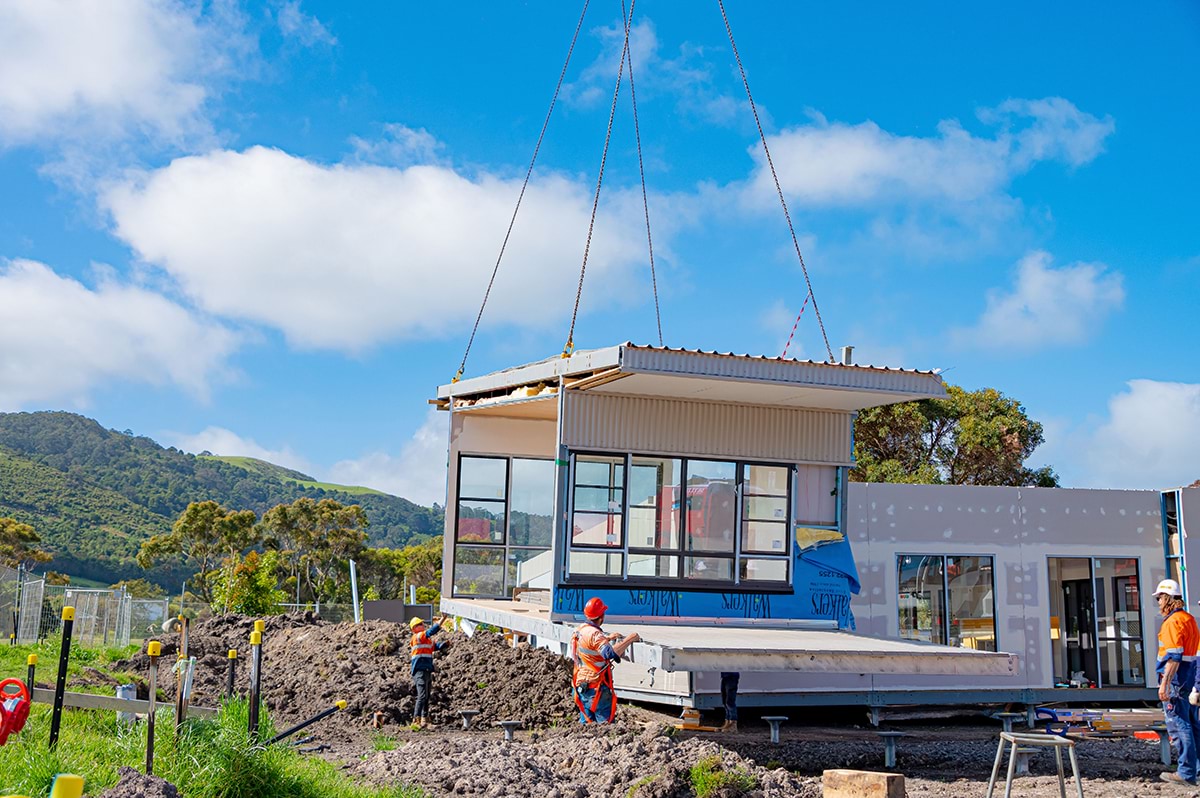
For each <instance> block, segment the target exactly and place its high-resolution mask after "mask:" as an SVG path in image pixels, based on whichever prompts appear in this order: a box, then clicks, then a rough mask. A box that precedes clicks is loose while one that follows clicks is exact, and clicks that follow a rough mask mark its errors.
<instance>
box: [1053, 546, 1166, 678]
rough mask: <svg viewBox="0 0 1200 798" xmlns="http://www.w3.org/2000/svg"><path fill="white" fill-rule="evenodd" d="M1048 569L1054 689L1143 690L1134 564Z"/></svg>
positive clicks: (1069, 563)
mask: <svg viewBox="0 0 1200 798" xmlns="http://www.w3.org/2000/svg"><path fill="white" fill-rule="evenodd" d="M1048 565H1049V576H1050V651H1051V660H1052V662H1053V663H1054V684H1055V685H1056V686H1059V687H1120V686H1123V685H1130V686H1141V685H1144V684H1145V683H1146V676H1145V673H1144V672H1143V662H1144V660H1145V654H1144V652H1143V649H1142V646H1143V642H1142V601H1141V595H1140V587H1139V583H1138V562H1137V560H1136V559H1135V558H1125V557H1121V558H1115V557H1051V558H1049V563H1048Z"/></svg>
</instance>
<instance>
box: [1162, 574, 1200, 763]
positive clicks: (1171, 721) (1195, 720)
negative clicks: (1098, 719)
mask: <svg viewBox="0 0 1200 798" xmlns="http://www.w3.org/2000/svg"><path fill="white" fill-rule="evenodd" d="M1154 600H1155V601H1157V602H1158V611H1159V613H1161V614H1162V616H1163V622H1162V626H1161V627H1160V628H1159V630H1158V667H1157V670H1158V699H1159V700H1160V701H1162V705H1163V714H1164V715H1165V716H1166V720H1167V731H1168V732H1169V733H1170V735H1171V743H1172V747H1173V748H1174V749H1175V754H1176V756H1177V757H1178V760H1179V765H1178V767H1177V769H1176V770H1175V771H1174V772H1171V773H1162V774H1160V775H1159V778H1161V779H1162V780H1163V781H1165V782H1169V783H1171V784H1189V785H1194V784H1196V769H1197V759H1196V743H1197V741H1198V740H1200V707H1198V706H1196V703H1200V696H1197V697H1196V698H1193V697H1192V696H1189V695H1188V693H1189V691H1190V690H1191V687H1192V684H1193V682H1194V681H1195V669H1196V652H1197V650H1198V649H1200V628H1198V627H1197V626H1196V619H1195V618H1193V617H1192V616H1191V615H1189V614H1188V613H1187V611H1186V610H1184V608H1183V591H1182V590H1181V589H1180V588H1179V583H1178V582H1176V581H1175V580H1174V579H1164V580H1162V581H1161V582H1159V583H1158V587H1157V588H1155V589H1154Z"/></svg>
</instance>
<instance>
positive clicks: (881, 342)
mask: <svg viewBox="0 0 1200 798" xmlns="http://www.w3.org/2000/svg"><path fill="white" fill-rule="evenodd" d="M726 8H727V10H728V13H729V19H730V23H731V25H732V28H733V32H734V35H735V38H736V40H737V44H738V48H739V50H740V52H741V54H742V57H743V60H744V63H745V66H746V69H747V72H748V77H749V81H750V86H751V89H752V90H753V92H754V96H755V100H756V102H757V103H758V106H759V111H760V114H761V117H762V120H763V125H764V129H765V131H766V134H767V137H768V143H769V146H770V148H771V153H772V157H773V159H774V162H775V165H776V167H777V168H778V172H779V177H780V181H781V185H782V188H783V190H784V193H785V195H786V197H787V200H788V203H789V207H790V210H791V214H792V217H793V219H794V221H795V227H796V232H797V234H798V237H799V241H800V245H801V249H802V251H803V253H804V257H805V261H806V263H807V264H808V267H809V272H810V275H811V277H812V282H813V287H814V292H815V295H816V298H817V301H818V302H819V306H820V308H821V313H822V316H823V318H824V321H825V325H826V327H827V329H828V332H829V338H830V343H831V345H832V346H833V348H834V349H835V350H836V349H838V348H839V347H841V346H842V345H845V344H852V345H854V346H855V347H856V349H855V353H856V360H857V361H858V362H861V363H873V364H878V365H892V366H904V367H910V368H941V369H944V370H945V377H946V379H947V380H949V381H952V382H955V383H958V384H961V385H964V386H966V387H968V388H978V387H983V386H991V387H995V388H998V389H1000V390H1001V391H1003V392H1004V393H1006V394H1008V395H1010V396H1013V397H1015V398H1017V399H1019V400H1020V401H1021V402H1023V403H1024V404H1025V406H1026V407H1027V409H1028V411H1029V412H1030V414H1031V415H1032V416H1033V417H1034V418H1036V419H1038V420H1040V421H1041V422H1043V423H1044V424H1045V427H1046V437H1047V442H1046V444H1045V445H1044V446H1043V448H1042V449H1040V450H1039V451H1038V452H1037V453H1036V454H1035V456H1034V461H1035V463H1034V464H1038V465H1040V464H1043V463H1050V464H1051V465H1053V466H1054V467H1055V468H1056V469H1057V470H1058V472H1059V473H1060V475H1061V476H1062V478H1063V482H1064V484H1067V485H1071V486H1088V487H1129V488H1148V487H1166V486H1174V485H1177V484H1181V483H1188V482H1191V481H1193V480H1195V479H1197V478H1200V462H1198V458H1197V455H1196V453H1197V452H1198V451H1200V355H1198V354H1197V353H1198V352H1200V332H1198V329H1200V325H1197V323H1196V321H1195V307H1196V302H1197V297H1198V296H1200V290H1198V289H1200V238H1198V236H1197V232H1196V231H1197V225H1196V221H1195V220H1196V218H1197V215H1198V210H1200V207H1198V206H1200V202H1198V201H1197V190H1196V186H1197V184H1200V166H1198V162H1200V161H1198V159H1197V157H1196V146H1197V144H1196V143H1197V141H1200V88H1198V81H1197V79H1196V76H1197V75H1198V74H1200V6H1197V5H1196V4H1195V3H1192V2H1167V3H1156V4H1152V5H1151V6H1148V7H1146V8H1139V9H1136V10H1131V7H1129V6H1128V5H1127V4H1120V3H1111V4H1106V3H1101V4H1096V3H1088V4H1082V3H1078V4H1076V3H1062V4H1051V5H1050V6H1047V5H1046V4H1005V5H1004V6H995V7H992V8H987V9H981V8H979V7H978V6H971V5H963V4H950V3H930V4H924V5H919V6H915V7H914V6H904V7H901V6H897V5H896V4H888V3H874V4H816V3H783V2H779V3H767V2H748V0H727V2H726ZM581 9H582V3H581V2H563V1H562V0H555V2H550V0H545V1H544V2H523V3H516V2H494V0H493V1H491V2H471V1H469V0H465V1H464V2H458V3H454V4H444V3H423V4H417V3H412V4H409V3H396V2H388V3H366V2H363V3H337V2H315V1H314V0H304V1H303V2H294V1H291V0H288V1H283V0H280V1H279V2H267V3H253V4H238V3H233V2H227V1H225V0H217V2H206V3H191V2H179V1H178V0H156V1H154V2H152V1H151V0H106V2H77V3H65V2H57V0H53V1H52V0H0V410H10V411H11V410H40V409H68V410H73V411H76V412H80V413H84V414H87V415H90V416H92V417H94V418H96V419H98V420H99V421H100V422H101V423H102V424H104V425H105V426H108V427H112V428H115V429H122V430H123V429H127V428H128V429H132V430H134V431H135V432H137V433H138V434H143V435H149V436H151V437H153V438H155V439H156V440H158V441H160V442H162V443H163V444H164V445H175V446H178V447H180V448H183V449H186V450H188V451H200V450H203V449H208V450H211V451H213V452H217V453H222V454H248V455H254V456H260V457H265V458H268V459H271V460H274V461H276V462H280V463H283V464H286V465H290V466H293V467H296V468H300V469H302V470H305V471H308V472H310V473H312V474H314V475H316V476H318V477H322V478H327V479H330V480H333V481H338V482H347V483H356V484H366V485H371V486H374V487H378V488H382V489H384V490H389V491H391V492H395V493H399V494H401V495H404V496H407V497H409V498H412V499H414V500H417V501H422V502H426V503H429V502H432V501H435V500H438V501H440V500H442V497H443V495H444V476H443V469H442V465H443V464H444V459H445V450H444V446H445V418H444V416H438V415H436V414H435V413H433V412H431V411H430V410H429V408H428V406H427V405H426V401H425V400H426V399H427V398H429V397H431V396H433V394H434V390H435V388H436V386H437V385H438V384H442V383H445V382H448V381H449V380H450V378H451V377H452V376H453V375H454V372H455V370H456V369H457V367H458V364H459V361H460V360H461V358H462V355H463V350H464V347H465V345H466V341H467V336H468V334H469V332H470V328H471V323H472V322H473V320H474V318H475V314H476V312H477V310H478V307H479V302H480V300H481V298H482V294H483V290H484V287H485V285H486V280H487V276H488V275H489V273H490V271H491V268H492V266H493V264H494V263H495V260H496V256H497V253H498V252H499V247H500V243H501V241H502V240H503V235H504V230H505V228H506V226H507V223H508V219H509V216H510V215H511V213H512V208H513V205H514V203H515V201H516V197H517V192H518V190H519V188H520V184H521V179H522V178H523V176H524V173H525V169H526V168H527V166H528V163H529V158H530V156H531V154H532V152H533V147H534V144H535V142H536V140H537V135H538V131H539V129H540V128H541V124H542V121H543V118H544V116H545V113H546V109H547V106H548V104H549V101H550V98H551V95H552V92H553V89H554V85H555V82H556V80H557V78H558V75H559V72H560V70H561V69H562V65H563V59H564V57H565V56H566V52H567V48H568V45H569V44H570V41H571V35H572V33H573V31H574V29H575V26H576V23H577V21H578V19H579V15H580V11H581ZM620 13H621V12H620V3H613V2H601V0H594V1H593V2H592V3H591V5H590V7H589V9H588V12H587V16H586V18H585V20H584V23H583V27H582V31H581V33H580V36H579V41H578V44H577V47H576V49H575V52H574V55H573V58H572V61H571V64H570V67H569V69H568V71H567V74H566V79H565V82H564V85H563V89H562V94H561V96H560V99H559V102H558V105H557V107H556V109H555V113H554V116H553V117H552V119H551V121H550V125H549V129H548V132H547V136H546V139H545V143H544V145H543V147H542V150H541V153H540V155H539V160H538V165H537V168H536V170H535V172H534V176H533V180H532V182H531V185H530V188H529V191H528V193H527V194H526V197H525V201H524V204H523V207H522V211H521V213H520V215H519V216H518V217H517V223H516V226H515V228H514V231H513V235H512V240H511V242H510V244H509V247H508V251H507V254H506V256H505V258H504V261H503V263H502V264H501V267H500V272H499V277H498V279H497V283H496V288H495V290H494V292H493V295H492V298H491V301H490V302H489V304H488V307H487V312H486V313H485V316H484V321H483V326H482V328H481V331H480V334H479V336H478V338H477V340H476V343H475V346H474V348H473V350H472V352H471V356H470V359H469V361H468V363H467V369H466V373H467V375H473V374H480V373H485V372H487V371H491V370H495V369H498V368H503V367H506V366H510V365H515V364H518V363H524V362H528V361H531V360H536V359H540V358H543V357H546V356H550V355H553V354H556V353H558V352H559V351H561V349H562V347H563V343H564V341H565V338H566V333H567V328H568V324H569V320H570V314H571V306H572V303H573V300H574V295H575V286H576V281H577V279H578V273H579V267H580V263H581V260H582V255H583V247H584V242H585V239H586V234H587V224H588V216H589V212H590V207H591V195H592V191H593V189H594V184H595V175H596V171H597V168H598V165H599V161H600V154H601V148H602V145H603V140H604V133H605V127H606V123H607V120H608V114H609V105H610V102H611V94H612V89H613V85H614V82H615V78H616V65H617V63H618V62H619V58H620V53H621V47H622V43H623V33H622V28H621V25H620ZM631 50H632V54H633V60H634V79H635V87H636V90H637V97H638V110H639V121H640V128H641V136H642V141H643V147H644V159H645V164H646V179H647V185H648V190H649V193H650V215H651V221H652V230H653V232H654V245H655V247H654V248H655V256H656V259H655V264H656V268H657V278H658V287H659V298H660V301H661V305H662V325H663V332H664V338H665V342H666V343H667V344H668V345H671V346H684V347H689V348H707V349H719V350H722V351H735V352H749V353H752V354H768V355H778V354H779V353H780V351H781V350H782V348H783V344H784V341H785V340H786V339H787V335H788V333H789V331H790V330H791V327H792V323H793V321H794V320H795V317H796V314H797V312H798V311H799V309H800V307H801V304H802V303H803V301H804V297H805V294H806V289H805V286H804V281H803V277H802V275H801V273H800V269H799V264H798V262H797V260H796V257H795V254H794V252H793V251H792V248H791V243H790V239H789V237H788V232H787V228H786V226H785V223H784V221H783V216H782V212H781V211H780V208H779V204H778V202H777V200H776V198H775V190H774V185H773V183H772V182H771V178H770V174H769V172H767V171H766V170H765V163H764V160H763V158H762V155H761V148H760V146H759V144H758V141H757V132H756V129H755V126H754V120H753V117H752V116H751V114H750V110H749V106H748V104H747V102H746V98H745V95H744V92H743V90H742V86H741V83H740V79H739V77H738V75H737V69H736V64H735V62H734V60H733V57H732V52H731V50H730V46H729V42H728V39H727V38H726V35H725V30H724V27H723V24H722V21H721V15H720V10H719V8H718V7H717V4H716V3H715V2H713V3H711V4H710V3H702V2H695V1H694V0H692V1H690V2H682V0H677V1H675V2H667V1H666V0H642V2H640V3H637V5H636V7H635V10H634V26H633V30H632V35H631ZM626 86H627V84H626ZM604 184H605V190H604V192H603V194H602V195H601V203H600V212H599V218H598V222H597V227H596V235H595V237H594V241H593V245H592V248H591V253H590V257H589V262H588V272H587V281H586V283H585V286H584V293H583V303H582V308H581V312H580V318H579V322H578V325H577V328H576V334H575V342H576V345H577V346H578V347H579V348H590V347H595V346H606V345H610V344H613V343H617V342H620V341H624V340H632V341H634V342H638V343H657V332H656V328H655V318H654V305H653V299H652V294H651V288H650V270H649V265H648V259H647V255H646V241H645V229H644V222H643V215H642V208H641V193H640V187H639V181H638V171H637V158H636V149H635V146H634V131H633V124H632V116H631V114H630V112H629V95H628V92H627V91H626V92H625V93H624V94H623V96H622V97H621V100H620V105H619V107H618V112H617V114H616V118H615V122H614V127H613V140H612V146H611V149H610V154H609V158H608V165H607V171H606V175H605V181H604ZM789 354H792V355H798V356H800V357H809V358H814V359H823V358H824V356H825V350H824V344H823V343H822V340H821V336H820V333H819V330H818V328H817V325H816V323H815V318H814V315H813V313H812V308H811V305H810V306H809V307H808V309H806V310H805V313H804V315H803V317H802V318H801V321H800V325H799V330H798V332H797V339H796V341H795V342H794V343H793V344H792V349H791V350H790V352H789Z"/></svg>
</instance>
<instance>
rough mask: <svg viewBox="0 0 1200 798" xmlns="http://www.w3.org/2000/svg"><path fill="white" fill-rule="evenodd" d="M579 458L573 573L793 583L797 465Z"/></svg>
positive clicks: (636, 457) (644, 457) (570, 560)
mask: <svg viewBox="0 0 1200 798" xmlns="http://www.w3.org/2000/svg"><path fill="white" fill-rule="evenodd" d="M573 462H574V484H573V485H572V488H571V496H572V499H573V504H572V507H571V518H572V529H571V539H570V549H569V552H568V555H567V571H568V574H569V578H571V579H577V578H581V577H582V578H585V579H586V578H594V577H620V578H623V579H646V580H655V581H658V580H663V579H679V580H689V581H690V582H692V583H697V582H708V583H718V584H730V585H734V584H741V583H754V584H755V587H756V588H759V589H762V588H769V587H771V586H772V585H776V586H779V587H786V586H787V585H788V584H789V583H790V581H791V565H790V564H791V556H792V543H791V539H792V536H791V523H792V518H791V512H790V508H791V498H792V492H791V486H792V477H793V472H794V468H793V467H792V466H788V465H768V464H759V463H741V462H737V461H725V460H702V459H698V458H697V459H690V458H675V457H658V456H652V455H637V454H634V455H620V456H612V455H592V454H582V453H577V454H575V455H574V456H573ZM829 470H830V471H833V472H834V473H836V469H834V468H832V467H830V468H829ZM832 484H836V480H835V481H834V483H832ZM625 505H627V506H625ZM623 521H624V522H626V523H623ZM598 549H609V550H617V549H620V550H621V554H620V555H617V554H608V555H603V556H601V555H600V554H599V552H598V551H597V550H598Z"/></svg>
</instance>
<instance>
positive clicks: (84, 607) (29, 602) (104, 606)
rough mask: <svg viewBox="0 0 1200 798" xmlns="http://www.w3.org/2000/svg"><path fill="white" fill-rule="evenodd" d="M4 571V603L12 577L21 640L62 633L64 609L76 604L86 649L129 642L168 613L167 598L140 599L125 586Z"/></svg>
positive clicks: (78, 635) (0, 589)
mask: <svg viewBox="0 0 1200 798" xmlns="http://www.w3.org/2000/svg"><path fill="white" fill-rule="evenodd" d="M7 577H8V575H7V574H3V573H0V602H2V601H3V596H4V595H7V592H8V591H9V588H7V587H6V586H7V585H8V583H9V582H10V581H11V582H12V583H13V585H14V586H15V589H14V590H13V592H14V594H15V599H14V601H13V609H12V611H11V614H12V615H13V618H14V620H13V621H11V623H12V624H13V627H14V632H15V635H16V642H17V643H20V644H31V643H38V642H41V641H42V640H44V639H46V638H47V637H50V636H53V635H55V634H58V632H59V630H60V629H61V628H62V611H63V607H74V608H75V626H74V632H73V638H74V640H75V643H76V645H80V646H84V647H87V648H96V647H100V646H127V645H129V644H130V643H131V642H133V641H141V640H144V639H146V638H147V637H149V636H151V635H153V634H155V633H156V632H157V631H159V630H160V629H161V624H162V622H163V621H164V620H165V619H166V617H167V613H168V606H167V600H166V599H165V598H164V599H135V598H133V597H132V596H130V595H129V594H128V593H127V592H126V591H124V590H115V589H98V590H97V589H85V588H75V587H71V586H69V585H51V584H47V583H46V580H45V579H41V578H37V577H34V576H32V575H28V574H18V575H17V577H16V578H15V579H11V580H10V579H8V578H7Z"/></svg>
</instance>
